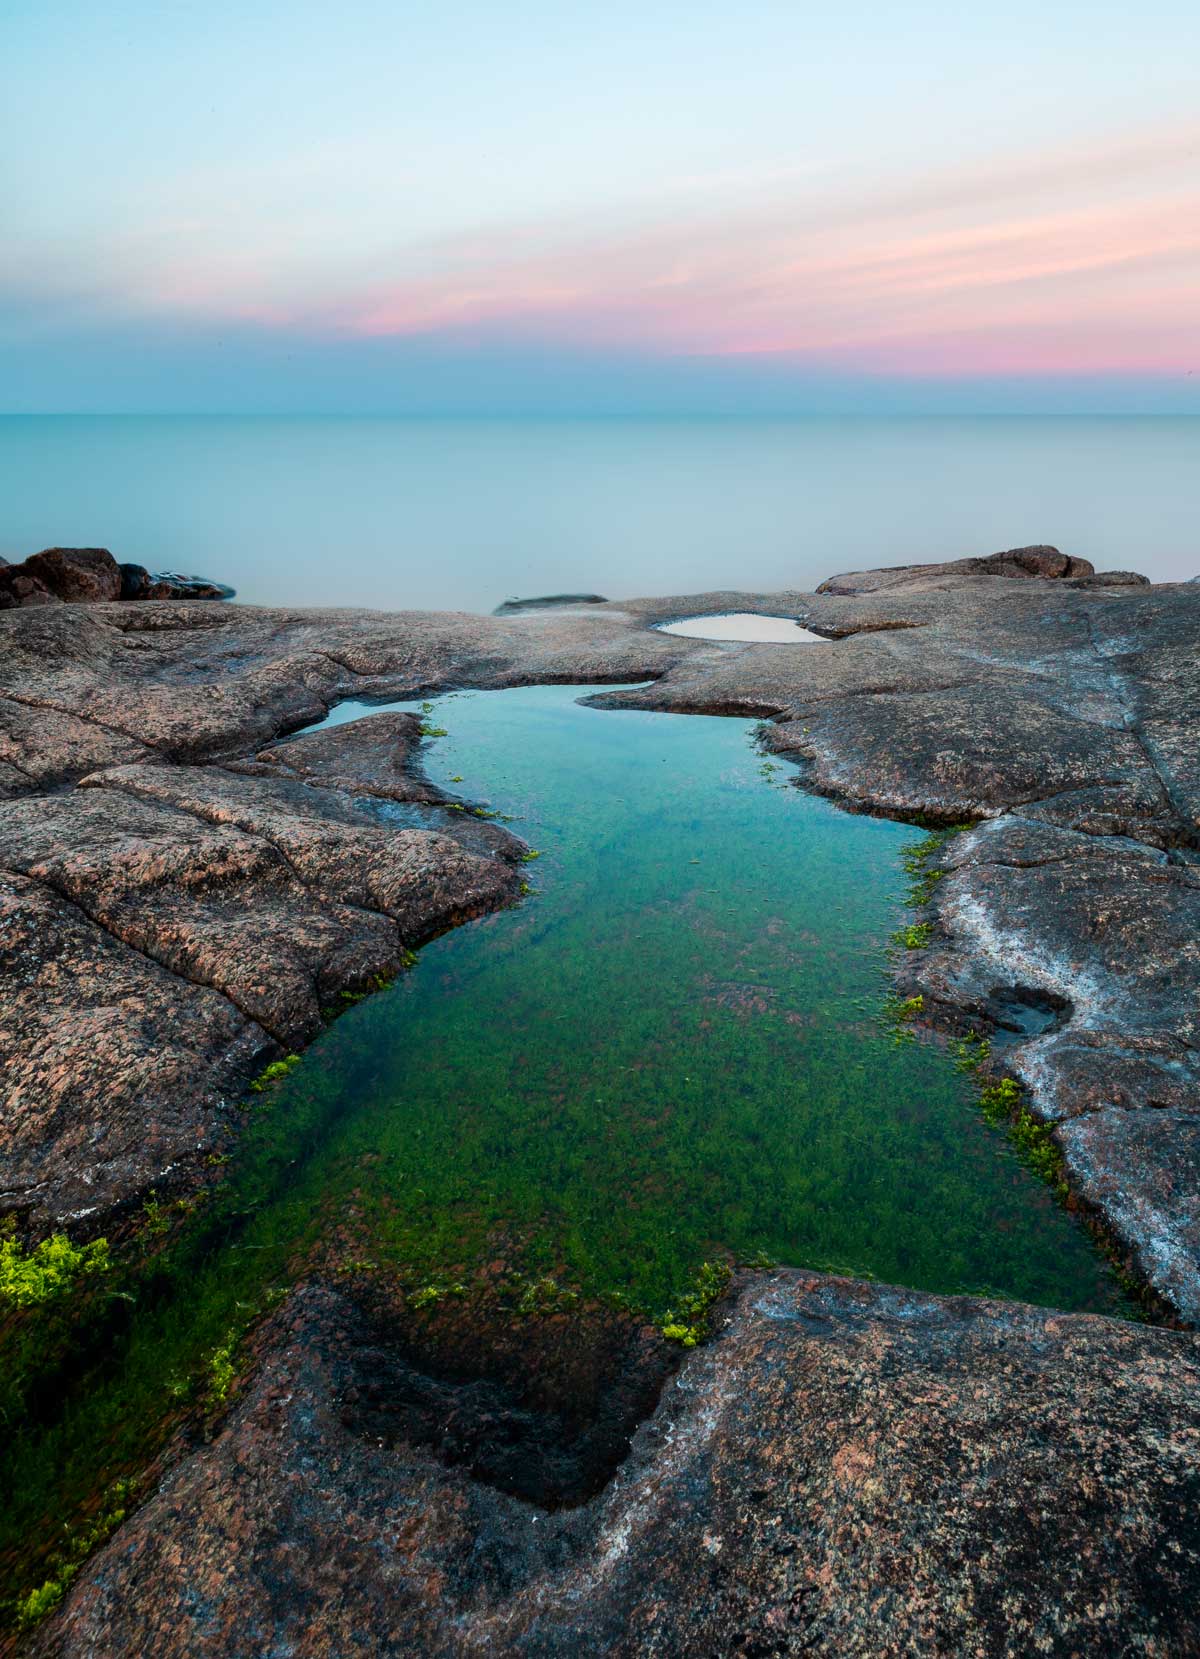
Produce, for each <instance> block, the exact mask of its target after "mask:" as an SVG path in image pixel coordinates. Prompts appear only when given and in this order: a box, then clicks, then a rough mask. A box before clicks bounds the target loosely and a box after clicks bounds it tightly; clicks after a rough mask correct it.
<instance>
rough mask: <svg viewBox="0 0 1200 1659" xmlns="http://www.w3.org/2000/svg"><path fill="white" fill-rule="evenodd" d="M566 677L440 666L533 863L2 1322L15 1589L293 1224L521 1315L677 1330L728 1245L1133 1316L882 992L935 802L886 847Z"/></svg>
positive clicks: (465, 744)
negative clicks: (189, 1196)
mask: <svg viewBox="0 0 1200 1659" xmlns="http://www.w3.org/2000/svg"><path fill="white" fill-rule="evenodd" d="M584 689H585V688H580V687H574V688H572V687H561V686H560V687H534V688H523V689H520V690H514V691H505V692H500V693H472V694H462V695H459V696H458V697H457V698H456V699H455V701H454V703H453V705H452V709H451V712H450V713H449V714H448V715H447V716H446V718H447V719H448V720H449V721H450V726H451V735H449V736H448V737H446V738H442V739H439V740H438V741H437V742H435V743H434V744H433V745H432V747H431V748H430V749H429V751H428V753H427V768H428V771H429V774H430V777H431V780H432V781H433V782H434V783H435V784H439V785H442V786H445V785H446V784H448V783H449V782H451V781H459V780H462V779H467V780H469V786H470V788H471V790H472V792H473V794H475V795H484V794H485V792H486V796H487V799H486V800H482V801H479V802H478V803H477V804H479V805H482V806H483V807H484V809H485V811H488V812H492V811H497V812H503V813H504V814H506V815H508V816H511V817H512V818H513V819H514V820H515V822H516V827H517V830H518V832H519V833H520V835H521V836H522V837H523V838H524V839H526V840H529V841H534V842H536V845H537V847H538V851H539V888H538V892H537V893H536V894H533V893H529V896H528V897H527V899H526V900H525V902H524V903H523V904H521V905H520V906H518V907H517V908H515V909H513V910H510V911H506V912H504V913H502V914H500V915H498V916H494V917H491V918H488V919H485V920H483V921H481V922H478V923H474V924H472V925H470V926H468V927H464V928H460V929H458V930H457V931H455V932H454V933H452V934H449V935H447V936H445V937H444V938H442V939H439V940H438V941H436V942H435V943H434V944H432V945H430V946H428V947H427V948H426V949H425V950H424V951H423V952H422V955H421V959H420V961H419V962H417V963H416V964H415V965H414V967H413V969H412V971H411V972H409V973H406V974H404V975H402V976H401V977H400V978H398V979H397V980H396V981H395V982H394V983H393V984H391V985H390V986H388V987H386V988H382V989H380V990H379V992H378V994H375V995H371V996H368V997H367V998H366V999H365V1000H359V998H358V997H357V996H356V995H351V996H348V997H347V998H345V999H342V1001H341V1002H340V1003H339V1007H338V1008H337V1009H336V1010H331V1014H332V1013H333V1012H336V1013H337V1014H338V1018H337V1019H336V1021H335V1022H333V1023H331V1024H330V1026H329V1028H328V1029H327V1030H326V1031H325V1033H324V1034H323V1035H322V1036H321V1037H320V1038H319V1039H318V1041H317V1042H315V1043H314V1044H313V1045H312V1047H311V1048H310V1050H309V1051H308V1052H307V1053H306V1055H305V1056H304V1057H303V1058H302V1060H301V1062H300V1063H295V1061H294V1060H293V1058H292V1057H290V1056H289V1057H288V1059H287V1060H285V1061H282V1062H276V1063H275V1066H274V1067H272V1068H268V1070H269V1071H271V1072H272V1075H271V1077H270V1078H269V1079H267V1078H266V1077H265V1075H264V1077H263V1078H262V1079H260V1080H259V1082H260V1083H265V1084H266V1087H265V1088H262V1089H259V1090H253V1091H252V1093H251V1095H250V1097H249V1098H250V1102H251V1103H252V1107H253V1109H252V1110H251V1111H249V1112H248V1113H247V1114H246V1117H245V1120H244V1125H243V1128H242V1132H241V1138H240V1142H239V1145H238V1148H237V1151H236V1153H235V1155H234V1157H233V1159H232V1161H231V1162H230V1163H229V1164H228V1165H227V1166H224V1167H223V1168H222V1169H221V1176H222V1180H221V1183H220V1185H219V1186H218V1187H217V1188H216V1190H215V1191H214V1192H213V1194H212V1195H211V1197H210V1200H209V1202H208V1203H207V1204H206V1205H204V1206H203V1207H202V1208H201V1209H200V1210H198V1211H197V1212H196V1213H195V1214H190V1215H186V1216H182V1215H180V1216H179V1217H178V1218H177V1219H176V1221H175V1227H176V1229H177V1230H175V1231H172V1233H171V1236H170V1238H169V1239H166V1240H164V1241H162V1247H161V1248H160V1249H156V1250H155V1251H154V1252H153V1253H149V1252H145V1251H143V1252H141V1253H138V1252H136V1251H135V1252H131V1253H129V1254H128V1255H126V1256H124V1257H122V1259H121V1260H120V1261H119V1262H116V1263H114V1264H113V1266H112V1267H111V1268H110V1270H109V1271H107V1272H105V1273H104V1274H103V1275H89V1276H86V1277H85V1281H82V1282H80V1283H77V1285H76V1286H75V1288H74V1290H73V1292H72V1293H71V1295H70V1296H68V1297H67V1298H66V1299H65V1301H59V1302H55V1303H52V1304H51V1305H49V1306H46V1307H28V1308H23V1309H21V1310H18V1316H17V1317H16V1319H15V1320H14V1321H12V1322H10V1325H9V1327H8V1328H7V1329H6V1331H5V1333H4V1335H3V1337H2V1338H0V1412H2V1413H3V1418H4V1421H5V1422H6V1424H7V1425H8V1426H9V1429H10V1432H9V1435H8V1437H7V1440H6V1443H5V1445H4V1447H3V1449H2V1451H0V1458H2V1460H3V1465H4V1468H3V1478H4V1484H5V1490H6V1492H8V1493H10V1494H11V1499H10V1501H9V1503H8V1504H7V1506H6V1509H5V1512H4V1514H3V1515H2V1516H0V1569H2V1570H0V1578H2V1580H3V1584H4V1586H5V1587H6V1591H5V1593H7V1594H9V1595H10V1596H17V1597H25V1598H27V1597H28V1596H29V1595H30V1594H31V1593H33V1592H34V1591H38V1592H39V1593H40V1586H41V1585H42V1584H43V1582H49V1581H51V1580H52V1579H53V1572H51V1571H44V1570H42V1569H43V1568H44V1567H45V1566H46V1565H47V1563H48V1562H49V1561H50V1558H51V1555H52V1553H53V1545H54V1540H55V1539H56V1538H58V1537H60V1536H61V1535H62V1527H63V1524H64V1519H65V1520H66V1522H67V1524H68V1525H83V1524H84V1523H83V1521H82V1520H76V1519H75V1517H82V1516H85V1515H86V1513H87V1512H88V1506H89V1505H92V1504H94V1501H95V1499H94V1494H95V1493H97V1492H101V1491H103V1490H105V1489H106V1488H107V1487H109V1486H110V1485H111V1484H112V1483H113V1482H114V1481H117V1480H124V1479H129V1478H132V1477H134V1476H135V1475H136V1474H137V1473H138V1471H140V1470H141V1469H143V1468H144V1467H145V1466H146V1464H147V1463H148V1462H149V1461H150V1460H151V1458H152V1457H153V1456H154V1454H155V1451H156V1449H157V1448H158V1447H159V1446H161V1445H162V1443H163V1441H164V1440H165V1438H166V1436H167V1435H168V1434H169V1433H170V1432H171V1430H172V1429H173V1427H174V1426H176V1425H177V1424H179V1423H180V1422H182V1421H184V1420H185V1419H186V1418H187V1416H188V1414H189V1413H195V1412H200V1413H204V1412H207V1411H211V1410H214V1409H217V1408H219V1407H221V1406H222V1405H223V1404H224V1402H225V1401H226V1400H227V1399H228V1397H229V1394H230V1391H231V1389H232V1387H233V1383H234V1380H235V1376H236V1369H237V1365H238V1363H239V1356H240V1355H241V1354H242V1352H243V1348H242V1339H243V1337H244V1335H245V1333H246V1332H247V1331H248V1330H249V1329H250V1328H251V1326H252V1325H253V1323H254V1321H255V1320H256V1319H257V1318H259V1317H260V1316H261V1315H262V1314H263V1313H264V1312H265V1311H267V1309H269V1307H270V1306H271V1305H272V1303H273V1302H274V1301H275V1300H277V1299H278V1297H279V1296H280V1295H281V1294H282V1293H283V1291H284V1288H285V1287H286V1286H287V1285H288V1284H290V1283H292V1282H293V1281H294V1279H295V1278H296V1276H297V1275H298V1274H299V1273H300V1272H302V1271H304V1270H305V1267H306V1264H307V1263H308V1262H309V1261H310V1260H311V1258H312V1254H313V1252H314V1251H315V1250H318V1249H321V1250H324V1251H325V1258H324V1259H326V1260H330V1258H332V1265H331V1267H330V1270H331V1271H335V1272H336V1271H340V1272H344V1273H351V1272H353V1273H360V1272H361V1273H366V1274H374V1273H386V1274H389V1275H391V1276H393V1277H394V1278H395V1279H396V1280H397V1281H398V1283H399V1284H400V1285H401V1287H403V1289H404V1291H405V1294H406V1297H407V1301H408V1305H409V1306H410V1308H412V1309H413V1310H414V1311H416V1312H418V1313H421V1312H424V1311H426V1310H430V1311H432V1310H434V1309H435V1308H436V1305H437V1304H438V1303H439V1302H440V1301H441V1300H442V1299H443V1298H444V1297H447V1296H455V1297H457V1296H460V1295H466V1294H468V1292H469V1291H470V1289H471V1287H472V1286H473V1285H475V1284H477V1283H478V1280H479V1275H480V1272H481V1270H482V1268H483V1265H484V1264H489V1263H490V1264H493V1265H494V1264H495V1263H496V1262H497V1261H499V1262H501V1263H502V1264H503V1269H504V1284H505V1286H506V1296H507V1301H508V1305H509V1306H510V1309H511V1312H512V1315H513V1317H514V1318H524V1319H530V1318H539V1317H544V1316H548V1315H552V1314H560V1313H562V1312H563V1311H564V1310H567V1309H569V1308H570V1307H571V1306H572V1305H574V1304H575V1302H576V1301H577V1300H578V1299H579V1298H581V1297H584V1296H588V1297H600V1298H608V1299H610V1300H612V1301H614V1302H616V1303H618V1304H619V1305H622V1306H626V1307H629V1308H631V1309H634V1310H637V1311H638V1312H639V1313H640V1314H642V1315H644V1316H646V1317H648V1318H650V1319H652V1320H653V1321H654V1323H655V1324H657V1325H658V1326H659V1328H660V1329H661V1330H663V1331H664V1334H666V1335H667V1336H668V1337H669V1339H671V1340H674V1341H676V1342H679V1343H681V1344H683V1345H684V1346H688V1345H689V1344H690V1343H692V1342H696V1341H699V1340H701V1339H702V1337H703V1335H704V1333H705V1330H706V1329H707V1324H708V1319H709V1317H710V1313H711V1307H712V1304H713V1302H714V1301H715V1299H716V1298H717V1297H718V1296H719V1294H720V1292H721V1289H722V1288H723V1285H724V1282H725V1278H726V1277H727V1275H728V1270H729V1265H730V1264H731V1263H733V1262H735V1261H742V1262H745V1261H750V1260H757V1261H760V1262H763V1263H766V1262H772V1263H776V1262H778V1263H791V1264H795V1265H800V1266H809V1267H815V1268H822V1269H827V1270H833V1271H842V1272H853V1273H857V1274H860V1275H863V1276H868V1277H876V1278H880V1279H884V1280H891V1281H895V1282H899V1283H903V1284H906V1285H911V1286H914V1287H917V1288H921V1289H926V1290H931V1291H944V1292H954V1291H976V1292H986V1293H993V1294H1002V1295H1005V1296H1010V1297H1015V1298H1020V1299H1024V1300H1029V1301H1034V1302H1040V1303H1043V1304H1047V1305H1053V1306H1059V1307H1063V1308H1088V1309H1096V1310H1099V1311H1104V1312H1109V1313H1119V1314H1124V1313H1127V1312H1128V1311H1129V1308H1128V1304H1127V1302H1126V1301H1125V1300H1124V1298H1123V1295H1122V1292H1121V1289H1120V1286H1119V1285H1118V1284H1117V1282H1116V1281H1115V1279H1114V1277H1113V1275H1112V1273H1111V1272H1110V1271H1109V1269H1108V1267H1107V1265H1106V1263H1105V1262H1104V1261H1103V1260H1102V1259H1101V1257H1100V1256H1099V1255H1098V1253H1097V1251H1096V1249H1095V1248H1094V1245H1093V1243H1092V1241H1091V1239H1090V1238H1089V1236H1088V1234H1087V1233H1086V1231H1085V1230H1084V1229H1083V1228H1082V1227H1081V1226H1079V1225H1078V1224H1077V1222H1076V1221H1075V1219H1074V1218H1073V1217H1071V1216H1070V1215H1068V1214H1067V1213H1066V1212H1065V1211H1064V1210H1063V1209H1062V1208H1061V1207H1060V1206H1058V1205H1057V1204H1056V1203H1055V1202H1054V1198H1053V1195H1052V1193H1051V1192H1049V1191H1048V1190H1047V1188H1046V1187H1045V1186H1043V1185H1042V1183H1041V1181H1040V1180H1039V1179H1038V1178H1037V1172H1036V1171H1035V1170H1033V1169H1030V1168H1029V1167H1027V1162H1026V1161H1025V1158H1024V1157H1023V1149H1022V1148H1021V1147H1020V1146H1018V1145H1014V1144H1012V1142H1011V1141H1010V1140H1009V1139H1008V1138H1007V1134H1006V1132H1005V1130H1004V1128H1002V1127H1001V1126H996V1127H993V1126H991V1125H990V1124H989V1122H988V1121H987V1113H986V1112H985V1113H982V1114H981V1113H980V1111H979V1109H978V1096H979V1090H978V1085H977V1082H976V1081H975V1080H974V1078H973V1077H970V1076H967V1075H963V1074H961V1073H960V1071H959V1070H958V1069H957V1068H956V1066H955V1064H954V1060H953V1058H952V1057H951V1056H948V1055H947V1054H945V1053H944V1052H941V1051H939V1050H937V1049H936V1048H934V1047H931V1046H926V1045H918V1044H914V1043H913V1042H912V1040H911V1025H912V1022H913V1021H914V1020H915V1019H916V1018H917V1016H918V1015H919V1014H920V1012H921V1009H922V1004H921V999H920V998H919V997H918V998H910V999H908V1000H907V1001H900V1000H899V999H892V1000H891V1001H890V1002H889V1000H888V998H887V996H886V983H885V978H884V972H883V970H884V967H885V963H886V953H887V949H888V941H889V939H890V938H891V937H892V935H893V934H894V932H895V930H896V928H897V924H898V923H899V922H900V921H901V917H902V909H903V903H904V898H905V895H904V892H903V887H904V877H905V874H906V873H907V875H908V877H909V878H910V886H909V892H908V895H907V897H908V900H909V902H922V898H923V897H925V898H927V897H928V895H929V893H930V892H932V884H933V883H934V881H935V880H936V877H937V874H938V872H937V870H936V866H935V862H934V861H935V858H936V855H937V854H938V853H940V850H941V848H942V847H943V846H944V844H945V841H946V839H947V836H948V834H949V833H953V832H942V833H939V834H937V835H934V836H931V837H927V838H926V839H925V841H924V842H922V843H920V844H919V846H918V848H917V849H915V850H914V851H911V852H909V853H906V852H905V846H906V843H907V841H908V839H909V838H910V836H911V829H909V828H907V827H906V826H903V825H897V824H892V823H888V822H883V821H879V820H873V819H870V818H865V817H860V816H853V815H849V814H844V813H841V812H839V811H838V810H837V809H836V808H834V807H833V806H831V805H830V804H829V803H827V802H825V801H823V800H820V799H817V798H815V797H811V796H808V795H805V794H803V793H801V792H800V791H798V790H796V789H793V788H784V787H780V785H779V783H778V781H777V780H775V779H774V778H773V775H772V774H765V775H764V774H763V773H762V772H761V771H760V767H761V764H762V763H761V757H760V755H759V754H758V752H757V751H756V750H755V748H754V746H753V742H752V728H751V727H750V724H749V723H748V722H746V721H742V720H717V719H703V718H697V717H691V716H670V715H661V714H643V713H635V712H629V711H621V712H619V713H617V712H604V711H599V710H596V709H592V708H588V707H585V706H581V705H580V704H579V703H577V702H576V701H575V699H576V697H578V696H579V695H581V694H582V693H583V691H584ZM350 712H354V713H362V712H367V711H364V710H361V709H360V710H357V711H350V710H342V711H338V714H340V715H344V714H345V713H350ZM421 712H423V713H426V714H427V713H428V712H430V711H429V709H428V708H426V709H423V710H422V711H421ZM335 718H336V716H335ZM918 925H919V924H918ZM897 1036H899V1037H900V1038H901V1040H900V1041H897V1040H896V1038H897ZM904 1039H907V1040H904ZM967 1047H968V1049H969V1050H970V1058H971V1060H972V1068H971V1069H972V1070H974V1069H975V1065H976V1064H977V1063H978V1059H979V1055H978V1052H977V1046H976V1047H972V1045H967ZM152 1202H153V1203H154V1204H155V1205H157V1204H158V1200H157V1199H155V1200H153V1201H152ZM164 1209H165V1206H159V1211H158V1213H159V1214H161V1213H162V1212H163V1210H164ZM148 1219H149V1218H148ZM334 1237H336V1240H337V1243H336V1247H335V1248H333V1249H332V1251H331V1250H330V1248H329V1241H330V1239H331V1238H334ZM68 1303H69V1304H70V1307H69V1311H68V1307H67V1304H68ZM16 1606H17V1602H16V1601H12V1602H10V1607H16Z"/></svg>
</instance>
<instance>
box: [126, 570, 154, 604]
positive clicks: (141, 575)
mask: <svg viewBox="0 0 1200 1659" xmlns="http://www.w3.org/2000/svg"><path fill="white" fill-rule="evenodd" d="M118 568H119V569H120V572H121V593H120V597H121V598H122V599H149V597H150V572H149V571H148V570H147V569H146V567H145V565H120V566H119V567H118Z"/></svg>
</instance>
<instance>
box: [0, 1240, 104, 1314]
mask: <svg viewBox="0 0 1200 1659" xmlns="http://www.w3.org/2000/svg"><path fill="white" fill-rule="evenodd" d="M111 1265H112V1260H111V1257H110V1254H109V1248H108V1240H107V1239H102V1238H101V1239H95V1240H93V1242H92V1243H91V1244H85V1245H75V1244H72V1243H71V1240H70V1239H69V1238H68V1237H67V1236H66V1234H65V1233H52V1234H51V1235H50V1237H49V1238H46V1239H43V1240H42V1241H41V1243H40V1244H37V1245H35V1246H34V1248H33V1249H32V1250H26V1249H25V1248H24V1247H23V1246H22V1244H21V1242H20V1240H19V1239H17V1238H16V1237H15V1236H14V1234H13V1230H12V1224H11V1222H10V1223H9V1224H8V1225H7V1227H6V1228H2V1229H0V1308H2V1307H3V1306H4V1305H5V1304H7V1305H8V1306H9V1307H14V1308H31V1307H36V1306H38V1305H39V1304H41V1303H44V1302H52V1301H55V1300H57V1299H58V1298H59V1297H60V1296H64V1295H65V1294H66V1293H67V1291H69V1290H70V1289H71V1287H72V1286H73V1285H74V1284H75V1283H76V1281H77V1280H78V1279H79V1277H80V1276H81V1275H82V1274H88V1273H107V1272H108V1270H109V1268H110V1267H111Z"/></svg>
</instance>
